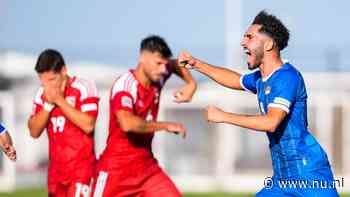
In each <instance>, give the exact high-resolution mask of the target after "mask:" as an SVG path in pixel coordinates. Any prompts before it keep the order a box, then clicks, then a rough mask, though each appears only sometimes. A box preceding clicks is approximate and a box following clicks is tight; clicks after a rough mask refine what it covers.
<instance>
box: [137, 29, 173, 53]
mask: <svg viewBox="0 0 350 197" xmlns="http://www.w3.org/2000/svg"><path fill="white" fill-rule="evenodd" d="M142 51H149V52H152V53H155V52H158V53H159V54H160V55H161V56H162V57H163V58H170V57H171V56H173V54H172V52H171V50H170V48H169V46H168V44H167V43H166V42H165V40H164V39H163V38H162V37H160V36H157V35H150V36H147V37H146V38H144V39H143V40H142V41H141V46H140V52H142Z"/></svg>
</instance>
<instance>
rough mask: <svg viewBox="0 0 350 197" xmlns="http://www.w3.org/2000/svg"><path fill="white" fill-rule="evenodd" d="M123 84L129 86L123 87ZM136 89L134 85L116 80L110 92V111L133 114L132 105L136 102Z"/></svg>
mask: <svg viewBox="0 0 350 197" xmlns="http://www.w3.org/2000/svg"><path fill="white" fill-rule="evenodd" d="M125 84H131V85H129V86H128V85H127V86H125ZM136 94H137V87H136V84H135V83H132V82H131V83H128V82H126V81H124V80H123V79H119V80H117V81H116V82H115V83H114V85H113V87H112V92H111V110H112V112H113V113H114V112H117V111H119V110H126V111H130V112H132V113H133V112H134V104H135V102H136Z"/></svg>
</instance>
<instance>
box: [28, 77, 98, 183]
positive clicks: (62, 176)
mask: <svg viewBox="0 0 350 197" xmlns="http://www.w3.org/2000/svg"><path fill="white" fill-rule="evenodd" d="M43 93H44V89H43V87H40V88H39V90H38V92H37V94H36V96H35V99H34V109H33V112H32V116H34V115H35V114H37V113H38V112H40V111H41V110H43V104H44V102H45V98H44V95H43ZM64 97H65V99H66V101H67V102H68V103H69V104H71V105H72V106H73V107H75V108H76V109H78V110H80V111H82V112H86V113H88V114H89V115H91V116H93V117H97V114H98V101H99V98H98V95H97V89H96V86H95V84H94V83H93V82H91V81H88V80H84V79H80V78H77V77H72V78H70V79H69V81H68V84H67V86H66V89H65V91H64ZM46 131H47V135H48V138H49V173H48V177H49V185H50V184H54V183H55V182H60V183H65V182H70V181H72V180H79V179H83V180H82V181H84V179H87V178H90V177H91V176H92V174H93V170H94V165H95V161H96V157H95V152H94V140H93V134H90V135H88V134H86V133H84V132H83V131H82V130H81V129H80V128H79V127H78V126H76V125H75V124H73V123H72V122H71V121H70V120H69V119H68V118H66V116H65V115H64V114H63V112H62V111H61V109H60V108H59V107H55V108H54V109H53V110H52V111H51V113H50V117H49V121H48V124H47V127H46Z"/></svg>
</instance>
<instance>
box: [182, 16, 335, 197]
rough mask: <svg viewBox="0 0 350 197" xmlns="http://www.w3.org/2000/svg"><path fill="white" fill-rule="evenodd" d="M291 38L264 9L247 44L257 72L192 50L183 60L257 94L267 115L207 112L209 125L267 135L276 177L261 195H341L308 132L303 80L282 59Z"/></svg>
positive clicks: (323, 155) (227, 83) (219, 80)
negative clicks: (223, 64) (229, 65)
mask: <svg viewBox="0 0 350 197" xmlns="http://www.w3.org/2000/svg"><path fill="white" fill-rule="evenodd" d="M288 40H289V30H288V29H287V28H286V27H285V26H284V25H283V23H282V22H281V21H280V20H279V19H278V18H276V17H275V16H273V15H271V14H268V13H267V12H265V11H262V12H260V13H259V14H258V15H257V16H256V17H255V19H254V21H253V23H252V24H251V26H250V27H249V28H248V30H247V31H246V33H245V34H244V37H243V39H242V42H241V45H242V47H243V48H244V51H245V53H246V54H247V56H248V57H247V63H248V68H249V69H250V70H254V69H256V68H258V70H256V71H255V72H252V73H250V74H246V75H240V74H239V73H237V72H235V71H232V70H229V69H226V68H222V67H217V66H213V65H210V64H208V63H205V62H203V61H201V60H199V59H197V58H194V57H192V56H191V54H190V53H187V52H183V53H181V54H180V55H179V58H178V61H179V62H180V63H182V64H183V65H184V66H185V67H187V68H189V69H190V68H192V69H195V70H197V71H199V72H201V73H203V74H205V75H207V76H208V77H210V78H211V79H213V80H214V81H216V82H217V83H219V84H221V85H223V86H225V87H228V88H231V89H236V90H247V91H250V92H252V93H254V94H257V97H258V101H259V107H260V111H261V115H240V114H235V113H229V112H224V111H222V110H221V109H219V108H217V107H214V106H209V107H208V108H207V112H206V116H207V119H208V121H211V122H217V123H228V124H233V125H237V126H240V127H244V128H249V129H253V130H257V131H263V132H266V134H267V137H268V139H269V142H270V146H269V147H270V152H271V158H272V166H273V176H272V178H271V180H269V182H268V184H267V185H265V187H264V188H263V189H262V190H261V191H260V192H258V193H257V194H256V196H258V197H261V196H269V197H271V196H315V197H316V196H338V194H337V191H336V189H335V188H334V186H335V185H334V183H333V181H334V178H333V173H332V170H331V166H330V164H329V162H328V158H327V155H326V153H325V151H324V150H323V149H322V147H321V146H320V145H319V143H318V142H317V141H316V139H315V138H314V137H313V136H312V135H311V134H310V132H309V131H308V128H307V93H306V89H305V84H304V80H303V77H302V75H301V74H300V72H299V71H298V70H297V69H296V68H295V67H294V66H293V65H291V64H290V63H284V62H283V61H282V59H281V56H280V51H281V50H283V49H284V48H285V47H286V46H287V44H288ZM288 181H289V182H288ZM321 185H322V186H321Z"/></svg>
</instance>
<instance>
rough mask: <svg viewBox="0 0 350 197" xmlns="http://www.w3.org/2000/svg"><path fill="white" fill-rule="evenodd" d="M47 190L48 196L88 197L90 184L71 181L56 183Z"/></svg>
mask: <svg viewBox="0 0 350 197" xmlns="http://www.w3.org/2000/svg"><path fill="white" fill-rule="evenodd" d="M51 188H54V189H51V190H49V197H89V196H91V195H90V194H91V184H90V183H88V184H87V183H80V182H76V181H74V182H71V183H69V184H67V185H64V184H60V183H58V184H56V185H55V187H51Z"/></svg>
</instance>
